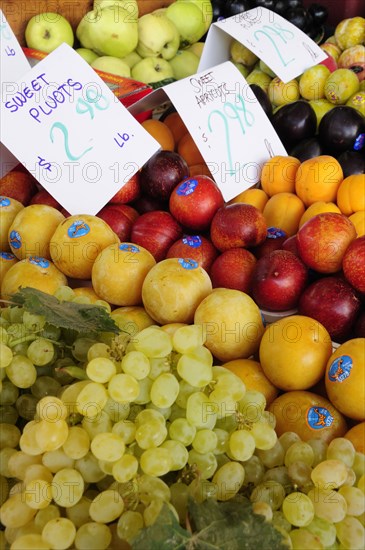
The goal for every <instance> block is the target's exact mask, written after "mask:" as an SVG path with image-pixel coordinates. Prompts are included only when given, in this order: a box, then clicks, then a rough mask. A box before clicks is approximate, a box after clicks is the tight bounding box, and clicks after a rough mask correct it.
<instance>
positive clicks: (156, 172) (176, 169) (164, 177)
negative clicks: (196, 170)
mask: <svg viewBox="0 0 365 550" xmlns="http://www.w3.org/2000/svg"><path fill="white" fill-rule="evenodd" d="M189 174H190V171H189V167H188V165H187V163H186V161H185V159H184V158H183V157H182V156H181V155H179V153H176V152H175V151H167V150H164V149H163V150H161V151H158V152H157V153H155V154H154V155H153V156H152V157H151V158H150V159H149V160H148V161H147V162H146V163H145V164H144V165H143V166H142V169H141V177H140V183H141V189H142V192H143V193H145V194H146V195H148V196H149V197H153V198H155V199H160V200H162V201H166V200H168V199H169V197H170V195H171V193H172V190H173V189H174V188H175V187H176V185H177V184H178V183H180V181H182V180H183V179H184V178H186V177H188V176H189Z"/></svg>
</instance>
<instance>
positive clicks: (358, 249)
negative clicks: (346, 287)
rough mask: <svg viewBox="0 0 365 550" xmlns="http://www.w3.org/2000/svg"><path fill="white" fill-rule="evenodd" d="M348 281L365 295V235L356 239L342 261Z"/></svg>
mask: <svg viewBox="0 0 365 550" xmlns="http://www.w3.org/2000/svg"><path fill="white" fill-rule="evenodd" d="M342 269H343V273H344V275H345V277H346V280H347V281H348V282H349V283H350V285H352V286H353V287H354V288H356V290H358V291H359V292H362V293H365V235H362V237H358V238H357V239H354V240H353V241H352V242H351V244H350V245H349V246H348V248H347V249H346V251H345V254H344V256H343V261H342Z"/></svg>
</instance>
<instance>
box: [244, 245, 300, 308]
mask: <svg viewBox="0 0 365 550" xmlns="http://www.w3.org/2000/svg"><path fill="white" fill-rule="evenodd" d="M307 280H308V269H307V267H306V266H305V265H304V263H303V262H302V261H301V259H300V258H298V256H296V255H295V254H294V253H293V252H289V251H288V250H274V251H273V252H270V254H266V255H265V256H262V258H260V259H259V260H257V263H256V266H255V269H254V271H253V274H252V283H251V296H252V297H253V299H254V300H255V302H256V303H257V305H258V306H259V307H260V308H262V309H267V310H269V311H286V310H288V309H292V308H295V307H296V305H297V304H298V300H299V298H300V295H301V294H302V292H303V290H304V288H305V286H306V285H307Z"/></svg>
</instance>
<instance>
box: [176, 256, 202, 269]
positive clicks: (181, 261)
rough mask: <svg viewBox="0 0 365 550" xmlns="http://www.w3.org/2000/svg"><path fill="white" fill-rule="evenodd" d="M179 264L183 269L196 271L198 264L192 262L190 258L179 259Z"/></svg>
mask: <svg viewBox="0 0 365 550" xmlns="http://www.w3.org/2000/svg"><path fill="white" fill-rule="evenodd" d="M179 264H180V265H181V266H182V267H183V268H184V269H196V268H197V267H198V265H199V264H198V262H196V261H195V260H192V259H191V258H179Z"/></svg>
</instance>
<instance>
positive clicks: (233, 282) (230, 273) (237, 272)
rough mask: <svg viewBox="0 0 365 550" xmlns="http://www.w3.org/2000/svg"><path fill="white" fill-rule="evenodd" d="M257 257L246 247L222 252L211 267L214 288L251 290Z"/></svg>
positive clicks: (247, 291)
mask: <svg viewBox="0 0 365 550" xmlns="http://www.w3.org/2000/svg"><path fill="white" fill-rule="evenodd" d="M256 262H257V260H256V258H255V256H254V255H253V254H252V252H250V251H249V250H247V249H246V248H230V249H229V250H225V251H224V252H222V254H220V255H219V256H218V257H217V258H216V259H215V260H214V262H213V264H212V267H211V268H210V278H211V281H212V285H213V288H233V289H234V290H241V291H242V292H246V294H248V293H249V291H250V286H251V280H252V274H253V270H254V267H255V265H256Z"/></svg>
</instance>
